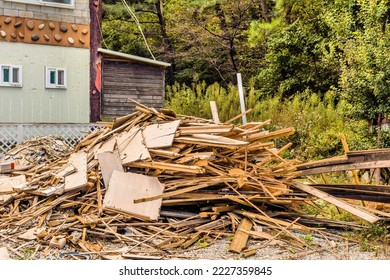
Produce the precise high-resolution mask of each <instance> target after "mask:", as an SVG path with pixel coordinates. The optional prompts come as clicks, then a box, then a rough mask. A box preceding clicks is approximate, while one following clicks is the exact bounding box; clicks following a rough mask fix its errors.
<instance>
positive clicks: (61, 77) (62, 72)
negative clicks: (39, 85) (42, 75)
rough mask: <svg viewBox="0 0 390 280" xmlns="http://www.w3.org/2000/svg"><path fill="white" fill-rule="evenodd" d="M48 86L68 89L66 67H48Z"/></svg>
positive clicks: (46, 69) (46, 70)
mask: <svg viewBox="0 0 390 280" xmlns="http://www.w3.org/2000/svg"><path fill="white" fill-rule="evenodd" d="M45 72H46V82H45V84H46V88H59V89H66V87H67V78H68V77H67V71H66V68H58V67H46V68H45Z"/></svg>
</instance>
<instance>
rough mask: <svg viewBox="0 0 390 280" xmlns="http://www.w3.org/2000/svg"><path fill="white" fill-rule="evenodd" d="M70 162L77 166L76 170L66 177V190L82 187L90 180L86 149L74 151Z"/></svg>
mask: <svg viewBox="0 0 390 280" xmlns="http://www.w3.org/2000/svg"><path fill="white" fill-rule="evenodd" d="M69 163H70V164H71V165H73V166H74V167H75V168H76V172H74V173H72V174H70V175H68V176H66V177H65V188H64V191H65V192H67V191H71V190H75V189H77V188H81V187H83V186H85V185H86V184H87V182H88V178H87V154H86V153H85V152H84V151H80V152H77V153H73V154H71V155H70V157H69Z"/></svg>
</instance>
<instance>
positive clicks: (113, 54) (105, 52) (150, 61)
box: [98, 48, 171, 67]
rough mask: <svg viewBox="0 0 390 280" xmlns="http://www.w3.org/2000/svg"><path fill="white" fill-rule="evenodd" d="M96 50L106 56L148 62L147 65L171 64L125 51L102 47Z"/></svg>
mask: <svg viewBox="0 0 390 280" xmlns="http://www.w3.org/2000/svg"><path fill="white" fill-rule="evenodd" d="M98 52H100V53H102V54H103V55H107V57H114V58H121V59H125V60H129V61H134V62H139V63H144V64H149V65H154V66H158V67H169V66H171V64H170V63H166V62H162V61H158V60H153V59H149V58H146V57H141V56H136V55H131V54H127V53H121V52H116V51H110V50H106V49H103V48H99V49H98Z"/></svg>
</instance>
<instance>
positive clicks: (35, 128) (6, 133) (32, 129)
mask: <svg viewBox="0 0 390 280" xmlns="http://www.w3.org/2000/svg"><path fill="white" fill-rule="evenodd" d="M103 127H104V126H102V125H98V124H93V123H91V124H89V123H87V124H15V123H9V124H8V123H5V124H4V123H2V124H0V158H1V157H2V156H3V155H4V154H5V153H6V152H7V151H8V150H10V149H11V148H13V147H14V146H15V145H16V144H18V143H21V142H22V141H24V140H27V139H31V138H33V137H36V136H50V135H56V136H60V137H62V138H64V140H65V142H66V143H67V144H68V145H69V146H71V147H74V146H75V145H76V144H77V143H78V142H79V141H80V140H81V139H82V138H84V137H85V136H86V135H87V134H89V133H90V132H91V131H94V130H96V129H101V128H103Z"/></svg>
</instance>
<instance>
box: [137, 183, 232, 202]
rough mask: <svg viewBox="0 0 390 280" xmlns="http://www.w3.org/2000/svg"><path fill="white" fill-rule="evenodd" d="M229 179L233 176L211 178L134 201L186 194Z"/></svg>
mask: <svg viewBox="0 0 390 280" xmlns="http://www.w3.org/2000/svg"><path fill="white" fill-rule="evenodd" d="M229 180H230V181H231V178H219V179H215V180H211V181H210V182H207V183H202V184H197V185H195V186H192V187H188V188H181V189H178V190H175V191H171V192H165V193H163V194H160V195H156V196H149V197H144V198H139V199H135V200H134V203H141V202H146V201H152V200H155V199H159V198H166V197H171V196H175V195H179V194H184V193H188V192H192V191H195V190H200V189H204V188H207V187H210V186H215V185H218V184H222V183H224V182H227V181H229Z"/></svg>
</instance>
